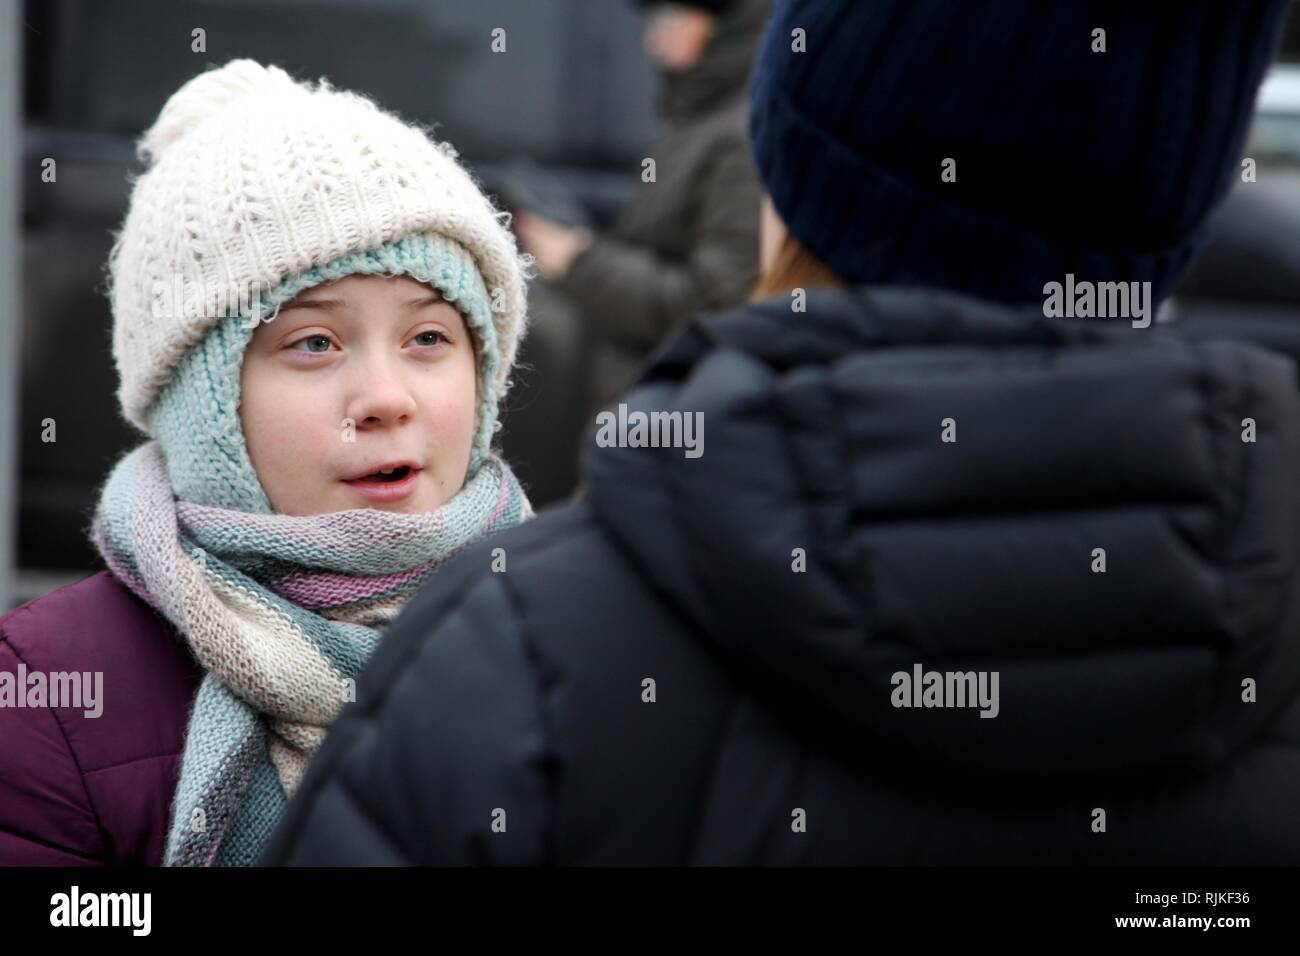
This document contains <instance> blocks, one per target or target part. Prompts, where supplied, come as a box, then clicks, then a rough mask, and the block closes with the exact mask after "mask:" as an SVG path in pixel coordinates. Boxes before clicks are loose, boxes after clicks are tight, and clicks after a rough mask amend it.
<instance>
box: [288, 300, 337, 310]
mask: <svg viewBox="0 0 1300 956" xmlns="http://www.w3.org/2000/svg"><path fill="white" fill-rule="evenodd" d="M345 305H347V303H346V302H344V301H343V300H342V299H294V300H291V301H289V302H285V303H283V304H282V305H281V306H280V311H281V312H285V311H287V310H289V309H339V308H342V307H343V306H345Z"/></svg>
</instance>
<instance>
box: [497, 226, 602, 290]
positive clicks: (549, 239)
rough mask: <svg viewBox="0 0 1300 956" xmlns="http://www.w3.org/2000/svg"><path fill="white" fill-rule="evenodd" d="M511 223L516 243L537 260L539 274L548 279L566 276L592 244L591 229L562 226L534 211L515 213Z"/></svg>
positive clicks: (552, 280)
mask: <svg viewBox="0 0 1300 956" xmlns="http://www.w3.org/2000/svg"><path fill="white" fill-rule="evenodd" d="M514 224H515V234H516V235H518V236H519V244H520V245H522V246H523V247H524V251H525V252H529V253H532V255H533V258H534V259H536V260H537V271H538V273H539V274H540V275H541V277H542V278H543V279H546V280H548V281H551V282H554V281H555V280H557V279H563V278H564V277H565V276H566V275H568V273H569V267H570V266H572V265H573V260H575V259H577V258H578V256H580V255H582V253H583V252H585V251H586V249H587V247H588V246H590V245H591V238H592V236H591V231H590V230H588V229H579V228H575V227H572V226H563V225H561V224H560V223H558V222H556V221H555V220H554V219H547V218H546V217H545V216H539V215H538V214H537V213H532V212H522V211H521V212H517V213H515V217H514Z"/></svg>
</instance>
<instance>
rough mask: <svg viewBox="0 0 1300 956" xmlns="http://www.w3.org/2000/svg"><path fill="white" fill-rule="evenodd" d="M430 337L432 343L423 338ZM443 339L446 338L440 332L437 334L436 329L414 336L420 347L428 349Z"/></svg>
mask: <svg viewBox="0 0 1300 956" xmlns="http://www.w3.org/2000/svg"><path fill="white" fill-rule="evenodd" d="M430 335H431V336H433V341H429V340H427V339H426V338H425V337H426V336H430ZM445 339H446V336H445V335H443V334H442V333H441V332H439V331H438V330H437V329H429V330H428V331H427V332H417V333H416V334H415V340H416V342H418V343H419V344H420V345H427V346H430V347H432V346H435V345H437V344H438V343H439V342H441V341H443V340H445ZM421 340H423V341H421Z"/></svg>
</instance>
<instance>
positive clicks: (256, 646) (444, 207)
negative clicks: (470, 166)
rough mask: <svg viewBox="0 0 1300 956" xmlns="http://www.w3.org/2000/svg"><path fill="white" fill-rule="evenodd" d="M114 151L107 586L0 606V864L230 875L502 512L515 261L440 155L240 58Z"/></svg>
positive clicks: (408, 133) (518, 316)
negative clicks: (119, 172)
mask: <svg viewBox="0 0 1300 956" xmlns="http://www.w3.org/2000/svg"><path fill="white" fill-rule="evenodd" d="M139 150H140V155H141V158H143V159H144V160H145V161H146V163H147V168H146V169H145V171H144V172H143V173H142V174H141V175H140V176H139V177H138V178H137V179H136V181H135V186H134V190H133V192H132V196H131V203H130V208H129V210H128V212H127V216H126V221H125V223H124V224H123V226H122V228H121V231H120V232H119V234H118V235H117V237H116V242H115V245H114V247H113V252H112V256H111V259H110V263H109V267H110V270H109V271H110V275H111V283H112V294H111V300H112V311H113V322H114V330H113V332H114V334H113V342H114V358H115V360H116V363H117V368H118V373H119V376H120V388H119V393H118V397H119V399H120V402H121V405H122V413H123V415H124V417H125V418H126V419H127V420H128V421H130V422H131V423H132V424H133V425H134V426H135V427H137V428H138V429H140V430H141V431H142V432H144V433H145V434H146V435H148V436H149V438H150V439H151V440H150V441H148V442H146V443H145V444H143V445H140V446H139V447H138V448H136V449H135V450H133V451H131V452H129V453H128V454H127V455H126V456H124V457H123V458H122V459H121V460H120V461H119V462H118V463H117V464H116V465H115V467H114V468H113V470H112V472H111V474H110V475H109V477H108V480H107V481H106V482H105V484H104V485H103V488H102V494H101V497H100V500H99V503H98V507H97V509H96V512H95V516H94V521H93V525H92V528H91V533H92V538H93V541H94V544H95V547H96V549H97V550H98V551H99V553H100V555H101V556H102V557H103V560H104V562H105V564H106V565H107V567H108V568H109V570H108V571H102V572H100V573H98V574H95V575H92V576H91V577H88V578H86V579H84V580H82V581H81V582H79V583H76V584H72V585H68V586H66V587H63V588H60V589H58V590H56V591H54V592H52V593H51V594H48V595H46V596H44V597H42V598H39V599H38V600H36V601H33V602H30V603H28V604H26V605H24V606H23V607H20V608H18V609H16V610H14V611H12V612H10V613H9V614H6V615H5V616H4V617H0V864H7V865H37V864H41V865H60V866H90V865H127V864H143V865H158V864H160V863H166V864H168V865H179V866H208V865H245V864H249V863H252V862H253V861H254V860H256V858H257V856H258V854H259V853H260V852H261V850H262V846H263V844H264V843H265V841H266V839H267V837H268V836H269V834H270V832H271V830H272V828H273V827H274V825H275V822H276V820H277V819H278V817H279V815H280V813H281V812H282V811H283V809H284V806H285V804H286V803H287V800H288V797H289V795H291V794H292V793H293V790H294V788H295V787H296V786H297V785H298V782H299V780H300V779H301V776H302V771H303V769H304V767H305V766H306V764H307V761H308V759H309V758H310V756H311V754H312V753H313V752H314V750H315V748H316V747H317V746H318V745H319V744H320V742H321V740H322V739H323V738H324V733H325V728H326V727H327V726H328V725H329V723H330V721H331V720H333V718H334V716H335V715H336V714H337V713H338V711H339V709H340V708H341V707H342V705H343V703H344V702H345V701H346V700H347V699H349V697H350V696H351V694H352V687H353V680H354V678H355V677H356V675H357V674H358V672H359V671H360V668H361V665H362V664H363V663H364V662H365V660H366V658H367V657H368V656H369V654H370V653H371V652H372V651H373V650H374V648H375V646H376V644H377V643H378V641H379V638H380V636H381V635H382V633H383V630H384V628H385V627H386V626H387V625H388V623H389V622H390V621H391V620H392V619H393V617H394V616H395V615H396V614H397V612H398V611H399V610H400V608H401V607H402V605H403V604H404V603H405V602H406V600H407V599H408V598H409V597H410V596H411V595H412V594H413V593H414V591H415V589H416V588H418V586H419V585H420V584H421V583H422V582H423V581H425V580H427V579H428V577H429V576H430V575H432V574H434V573H437V572H438V571H439V569H440V568H441V566H442V564H443V562H444V561H445V560H446V559H447V558H448V557H450V556H451V555H452V554H454V553H455V552H456V551H458V550H460V549H462V548H464V547H465V546H466V545H468V544H469V543H471V542H473V541H476V540H478V539H479V538H481V537H483V536H485V535H488V534H490V533H491V532H493V531H495V530H497V529H500V528H504V527H509V526H512V525H515V524H518V523H519V522H521V521H523V520H525V519H526V518H528V517H529V516H530V515H531V508H530V505H529V503H528V500H527V499H526V497H525V496H524V493H523V490H522V489H521V487H520V485H519V483H518V482H517V481H516V480H515V478H514V475H513V473H512V472H511V470H510V468H509V467H508V466H507V465H506V464H505V462H504V461H502V460H501V458H500V457H499V456H498V455H497V454H496V453H495V452H494V451H493V449H492V442H493V436H494V435H495V433H496V430H497V409H498V405H499V402H500V400H501V398H502V397H503V396H504V394H505V388H506V385H507V382H508V376H509V373H510V369H511V366H512V364H513V362H514V357H515V354H516V351H517V347H518V343H519V339H520V337H521V335H522V333H523V330H524V324H525V312H524V293H525V286H524V274H523V270H522V268H521V262H520V259H519V257H518V255H517V252H516V246H515V241H514V237H513V235H512V234H511V233H510V232H509V230H508V229H506V228H505V226H504V225H502V223H501V221H500V219H499V215H500V214H499V213H498V212H497V210H495V209H494V208H493V207H492V205H491V204H490V203H489V201H488V200H487V199H486V197H485V196H483V194H482V193H480V192H479V191H478V189H477V187H476V186H475V184H474V182H473V181H472V179H471V178H470V177H469V175H468V174H467V173H466V171H465V170H464V169H463V168H462V167H461V166H460V164H459V163H458V162H457V157H456V153H455V151H454V150H452V149H451V148H450V147H449V146H447V145H446V144H437V143H434V142H432V141H431V140H430V139H429V138H428V137H427V136H426V135H425V134H424V133H423V132H422V131H421V130H420V129H418V128H416V127H413V126H408V125H406V124H405V123H403V122H402V121H401V120H399V119H398V118H397V117H396V116H394V115H392V114H389V113H386V112H383V111H382V110H380V109H379V108H378V107H377V106H376V105H375V104H374V103H373V102H372V101H370V100H368V99H366V98H364V97H362V96H360V95H358V94H355V93H348V92H343V91H337V90H334V89H332V88H331V87H330V86H329V85H328V84H327V83H322V84H320V85H317V86H312V85H310V84H300V83H296V82H295V81H294V80H292V79H291V78H290V77H289V76H288V75H287V74H286V73H285V72H284V71H282V70H280V69H278V68H276V67H270V68H267V67H264V66H262V65H261V64H259V63H256V62H254V61H252V60H233V61H231V62H229V63H228V64H226V65H225V66H223V67H221V68H219V69H214V70H210V71H208V72H206V73H203V74H201V75H199V76H197V77H195V78H193V79H192V80H190V81H189V82H187V83H186V84H184V85H183V86H182V87H181V88H180V89H179V90H178V91H177V92H176V93H175V94H173V95H172V97H171V98H170V99H169V100H168V101H167V103H166V104H165V105H164V106H163V109H162V112H161V113H160V114H159V116H158V119H157V121H156V122H155V123H154V125H153V127H152V128H151V129H150V130H149V131H147V132H146V133H145V134H144V137H143V138H142V139H141V140H140V143H139ZM235 285H237V286H238V288H237V289H236V288H235V287H234V286H235ZM160 295H161V296H164V297H163V298H160ZM168 296H169V297H168ZM216 303H225V305H223V306H217V305H216ZM232 303H238V306H237V307H233V306H231V304H232ZM494 303H499V306H500V307H499V308H495V307H494ZM59 674H63V675H69V674H70V675H73V676H74V677H75V676H79V675H82V674H87V675H93V676H94V677H95V681H94V687H96V688H98V690H97V691H92V695H93V696H94V697H95V700H94V701H83V700H78V701H77V702H76V705H75V706H74V705H73V704H72V703H71V702H70V701H69V700H64V699H58V700H56V699H52V698H50V697H49V696H48V695H49V694H50V693H52V687H53V685H54V681H55V677H54V676H52V675H59ZM64 683H65V685H66V679H65V680H64ZM78 686H80V685H78ZM6 695H7V699H6ZM16 695H22V701H21V703H19V702H17V701H16V700H15V696H16Z"/></svg>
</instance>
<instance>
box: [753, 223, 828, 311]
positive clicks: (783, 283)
mask: <svg viewBox="0 0 1300 956" xmlns="http://www.w3.org/2000/svg"><path fill="white" fill-rule="evenodd" d="M843 285H844V280H843V279H841V278H840V277H839V276H837V275H836V274H835V273H834V272H832V271H831V270H830V267H829V266H827V265H826V264H825V263H824V262H822V261H821V260H820V259H818V258H817V257H816V256H814V255H813V254H812V253H811V252H809V251H808V250H807V249H805V248H804V247H803V246H802V245H800V243H799V240H798V239H796V238H795V237H794V236H792V235H790V234H789V233H786V234H785V235H784V236H783V237H782V239H781V248H780V249H778V250H777V253H776V258H775V259H773V260H772V265H771V267H770V268H769V269H768V270H767V271H766V272H764V273H763V274H762V275H761V276H759V277H758V282H757V284H755V286H754V291H753V292H752V293H750V299H751V300H755V301H757V300H758V299H766V298H768V297H769V296H774V295H785V294H787V293H789V292H790V291H791V290H793V289H808V288H818V287H823V286H829V287H831V288H838V287H840V286H843Z"/></svg>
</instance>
